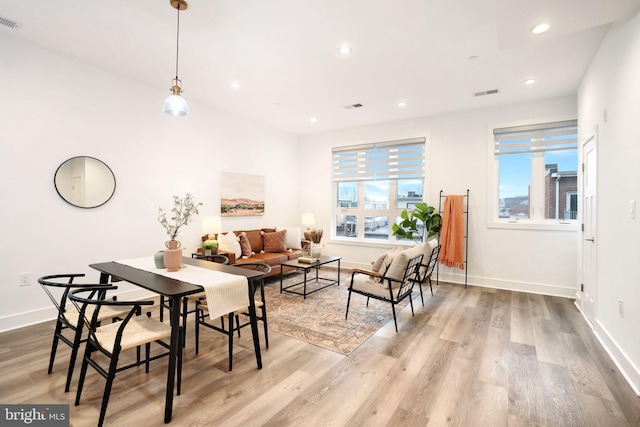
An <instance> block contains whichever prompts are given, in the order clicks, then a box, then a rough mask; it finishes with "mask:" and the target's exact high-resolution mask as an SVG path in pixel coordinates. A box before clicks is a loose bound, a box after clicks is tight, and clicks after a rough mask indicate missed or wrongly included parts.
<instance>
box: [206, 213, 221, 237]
mask: <svg viewBox="0 0 640 427" xmlns="http://www.w3.org/2000/svg"><path fill="white" fill-rule="evenodd" d="M221 230H222V221H221V218H220V217H219V216H205V217H204V218H202V234H219V233H220V231H221Z"/></svg>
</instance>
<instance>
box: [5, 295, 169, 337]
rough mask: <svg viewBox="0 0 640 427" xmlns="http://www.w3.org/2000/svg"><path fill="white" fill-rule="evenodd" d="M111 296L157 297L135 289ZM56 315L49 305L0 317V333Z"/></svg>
mask: <svg viewBox="0 0 640 427" xmlns="http://www.w3.org/2000/svg"><path fill="white" fill-rule="evenodd" d="M109 295H111V294H109ZM113 295H116V296H117V297H118V299H119V300H129V301H137V300H141V299H145V298H153V297H157V294H155V293H153V292H149V291H147V290H146V289H142V288H137V287H136V288H133V289H131V290H125V291H121V292H119V293H114V294H113ZM57 315H58V310H57V309H56V308H55V307H54V306H53V305H51V306H50V307H46V308H41V309H38V310H33V311H29V312H25V313H18V314H14V315H10V316H4V317H0V333H2V332H7V331H11V330H14V329H19V328H24V327H25V326H31V325H36V324H38V323H42V322H48V321H50V320H55V318H56V316H57Z"/></svg>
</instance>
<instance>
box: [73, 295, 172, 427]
mask: <svg viewBox="0 0 640 427" xmlns="http://www.w3.org/2000/svg"><path fill="white" fill-rule="evenodd" d="M104 289H109V290H110V289H117V287H116V286H108V287H104V286H96V287H87V288H83V289H76V290H73V291H71V293H70V295H69V299H70V300H71V302H72V303H73V304H74V305H75V306H76V308H77V310H78V312H79V313H80V317H81V319H82V320H83V321H84V322H85V324H86V326H87V329H88V337H87V339H86V344H85V351H84V356H83V358H82V368H81V370H80V378H79V380H78V390H77V392H76V400H75V405H76V406H78V405H79V404H80V398H81V396H82V389H83V386H84V381H85V378H86V375H87V368H88V367H89V366H91V367H92V368H94V369H95V370H96V371H97V372H98V373H99V374H100V375H102V376H103V377H104V378H105V379H106V383H105V387H104V392H103V395H102V405H101V407H100V416H99V419H98V427H101V426H102V424H103V423H104V419H105V415H106V412H107V405H108V404H109V396H110V395H111V390H112V386H113V380H114V379H115V377H116V374H117V373H119V372H122V371H124V370H126V369H130V368H133V367H136V366H140V365H142V364H144V365H145V372H146V373H148V372H149V363H150V362H151V361H152V360H156V359H159V358H161V357H165V356H169V355H170V344H169V343H168V342H164V341H163V340H167V341H170V339H171V326H170V325H167V324H165V323H162V322H160V321H159V320H157V319H153V318H151V315H150V313H147V315H146V316H144V315H140V313H141V312H142V308H143V307H146V306H150V305H153V304H154V302H153V300H141V301H117V300H105V299H101V298H100V293H101V292H102V291H103V290H104ZM84 294H86V295H84ZM81 295H82V296H81ZM109 307H111V308H115V309H118V308H119V309H122V308H125V307H129V309H128V310H127V314H126V315H124V316H123V318H122V320H120V321H117V322H114V323H109V324H107V325H104V326H100V322H99V321H98V319H99V317H100V312H101V311H103V310H105V309H108V308H109ZM178 334H182V328H179V330H178ZM152 342H156V343H157V344H159V345H160V346H162V347H164V348H165V349H166V351H165V352H163V353H161V354H156V355H154V356H151V355H150V353H151V343H152ZM178 342H180V341H178ZM142 345H144V346H145V356H144V359H141V358H140V347H141V346H142ZM178 347H179V348H178V349H177V350H178V352H177V355H178V364H177V367H178V369H177V371H178V372H177V394H178V395H180V388H181V383H182V346H181V345H178ZM132 348H136V352H137V354H136V361H135V362H133V363H129V364H127V365H125V366H118V362H119V361H120V356H121V353H122V352H123V351H125V350H129V349H132ZM94 353H99V354H101V355H104V356H106V357H107V358H108V359H109V364H108V366H106V364H104V363H103V362H104V358H102V357H101V356H100V357H98V358H95V357H94Z"/></svg>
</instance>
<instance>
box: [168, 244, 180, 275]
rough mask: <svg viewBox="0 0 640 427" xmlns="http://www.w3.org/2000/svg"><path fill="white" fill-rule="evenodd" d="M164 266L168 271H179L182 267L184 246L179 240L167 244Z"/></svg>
mask: <svg viewBox="0 0 640 427" xmlns="http://www.w3.org/2000/svg"><path fill="white" fill-rule="evenodd" d="M165 246H166V247H167V249H166V250H165V251H164V266H165V267H167V271H178V270H179V269H180V267H182V248H181V246H182V244H181V243H180V242H178V241H177V240H169V241H168V242H166V243H165Z"/></svg>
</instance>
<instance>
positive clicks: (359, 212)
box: [329, 132, 431, 246]
mask: <svg viewBox="0 0 640 427" xmlns="http://www.w3.org/2000/svg"><path fill="white" fill-rule="evenodd" d="M420 139H422V140H424V141H422V142H421V143H422V144H424V159H423V177H422V178H421V179H422V199H421V201H425V197H426V195H427V194H430V193H429V182H430V179H429V174H430V159H431V156H430V143H429V139H430V135H429V134H428V133H426V132H424V133H422V134H419V135H418V136H416V135H411V136H403V137H393V138H385V139H380V140H376V141H370V142H361V143H357V144H347V145H341V146H335V147H332V155H331V156H332V165H333V152H334V150H336V149H337V150H345V149H348V148H354V149H357V148H366V147H368V146H372V145H375V144H383V145H388V144H389V143H392V142H399V143H400V142H402V141H411V140H420ZM332 168H333V166H332ZM334 178H335V177H334V175H333V171H332V177H331V181H332V182H331V183H332V196H331V235H330V237H329V238H330V240H331V242H332V243H336V244H349V245H352V244H353V245H366V246H377V245H380V246H388V245H389V244H396V245H398V244H403V243H407V244H410V243H412V242H409V241H404V240H398V239H396V237H395V236H394V235H393V232H392V230H391V226H392V224H394V223H395V222H396V221H397V219H398V218H400V214H401V213H402V211H404V210H405V209H406V208H398V207H397V205H398V203H397V199H398V197H397V193H398V185H397V183H398V181H401V180H410V179H413V180H416V179H420V178H414V177H405V178H403V177H398V178H394V179H388V178H384V179H379V181H388V183H389V190H388V191H389V195H388V196H389V197H388V202H389V205H388V208H387V209H366V208H365V183H367V182H372V181H376V179H365V180H353V181H337V180H335V179H334ZM339 182H355V183H356V184H357V186H358V202H357V207H355V208H354V207H339V206H338V204H337V200H338V183H339ZM338 215H343V216H356V217H357V218H358V227H357V235H358V236H359V237H347V236H338V235H336V227H337V223H336V217H337V216H338ZM369 216H374V217H375V216H386V217H388V218H389V221H388V230H389V234H388V238H387V239H383V238H382V239H381V238H367V237H365V218H366V217H369Z"/></svg>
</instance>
